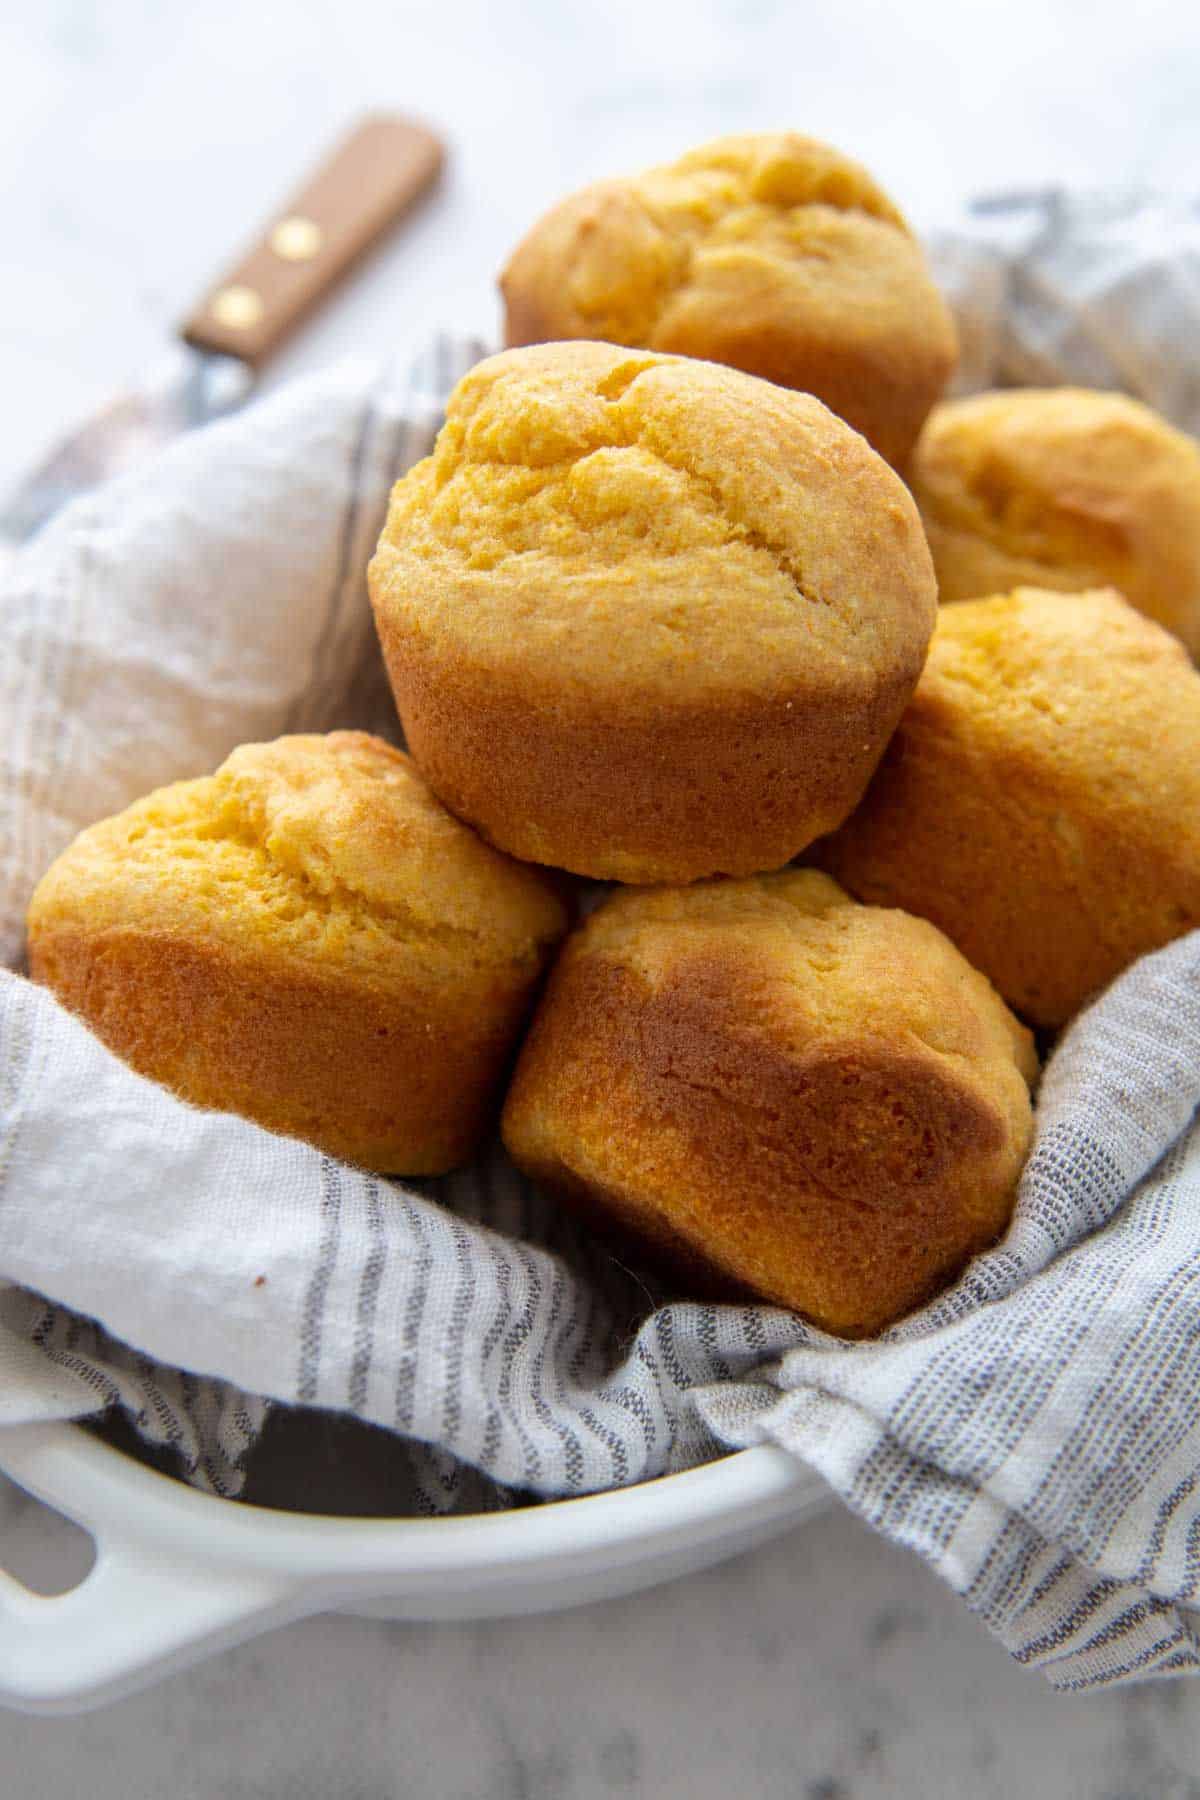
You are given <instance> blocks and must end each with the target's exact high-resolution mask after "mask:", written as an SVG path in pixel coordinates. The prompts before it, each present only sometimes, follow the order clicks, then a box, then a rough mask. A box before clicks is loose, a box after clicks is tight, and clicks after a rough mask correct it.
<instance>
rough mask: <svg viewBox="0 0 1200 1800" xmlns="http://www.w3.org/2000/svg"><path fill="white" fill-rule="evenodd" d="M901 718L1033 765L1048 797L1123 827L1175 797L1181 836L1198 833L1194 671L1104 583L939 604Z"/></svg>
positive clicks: (1198, 679) (1199, 742)
mask: <svg viewBox="0 0 1200 1800" xmlns="http://www.w3.org/2000/svg"><path fill="white" fill-rule="evenodd" d="M910 711H911V712H912V713H913V716H914V717H920V718H921V719H922V720H923V721H924V722H927V723H928V724H930V725H937V726H939V728H942V729H947V730H948V729H952V723H951V722H952V721H953V720H961V721H962V729H965V730H969V732H970V734H971V738H972V740H973V741H974V742H975V743H976V744H978V745H980V746H984V747H994V748H996V749H997V750H1001V749H1003V750H1004V751H1005V752H1006V753H1016V754H1019V755H1021V756H1022V758H1023V759H1030V758H1033V759H1037V760H1038V761H1039V762H1040V763H1041V765H1042V768H1043V776H1042V780H1043V783H1044V791H1045V793H1046V794H1049V793H1050V792H1052V791H1054V790H1056V789H1057V790H1059V791H1061V792H1063V793H1064V794H1070V795H1073V796H1076V797H1077V798H1078V799H1079V801H1080V803H1081V804H1085V805H1086V804H1087V803H1088V798H1089V796H1096V797H1097V798H1101V797H1102V799H1103V803H1104V805H1105V807H1106V808H1113V809H1119V810H1120V811H1122V812H1127V813H1128V814H1129V816H1130V818H1131V819H1132V820H1136V819H1137V818H1138V817H1139V816H1145V814H1146V809H1147V807H1148V806H1151V805H1152V806H1153V808H1154V816H1155V818H1156V820H1161V819H1162V817H1163V816H1164V814H1163V812H1162V811H1161V810H1160V808H1161V807H1163V806H1164V805H1165V806H1167V807H1168V808H1169V805H1170V804H1171V802H1172V800H1174V801H1177V802H1178V804H1179V807H1180V815H1179V819H1178V831H1179V832H1180V833H1181V834H1184V835H1186V836H1187V837H1189V838H1194V837H1195V835H1196V833H1197V831H1200V817H1198V815H1197V813H1196V806H1195V803H1196V801H1197V799H1200V762H1198V761H1197V755H1198V753H1200V676H1197V674H1196V672H1195V670H1194V669H1193V668H1192V665H1191V663H1190V661H1189V659H1188V656H1187V653H1186V651H1185V650H1184V648H1183V646H1182V644H1180V643H1179V642H1178V641H1177V640H1176V639H1175V638H1173V637H1172V636H1170V634H1169V633H1167V632H1165V631H1163V630H1161V629H1160V628H1159V627H1158V626H1157V625H1154V624H1152V623H1151V622H1150V620H1148V619H1145V618H1143V617H1142V615H1141V614H1140V613H1138V612H1136V611H1135V610H1134V609H1133V607H1131V606H1130V605H1129V604H1128V603H1127V602H1126V601H1125V600H1124V599H1123V598H1122V596H1121V595H1120V594H1118V593H1117V592H1116V590H1115V589H1113V588H1104V589H1092V590H1090V591H1085V592H1084V593H1080V594H1066V593H1058V592H1056V591H1052V590H1046V589H1041V588H1017V589H1015V590H1014V591H1013V592H1012V593H1011V594H992V595H989V596H988V597H987V598H985V599H981V600H964V601H962V602H961V603H960V604H959V605H957V606H948V607H945V608H944V609H943V610H942V612H941V613H940V614H939V616H938V622H937V630H936V631H935V633H934V637H933V642H932V644H931V645H930V648H929V658H928V661H927V662H926V665H925V668H924V670H923V672H922V675H921V679H920V681H919V683H918V684H917V691H916V693H915V694H914V696H913V699H912V702H911V705H910ZM903 729H904V725H903V723H902V725H901V730H903ZM997 798H998V799H1002V798H1003V796H1002V795H997Z"/></svg>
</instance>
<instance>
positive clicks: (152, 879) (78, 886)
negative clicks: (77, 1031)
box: [29, 731, 566, 986]
mask: <svg viewBox="0 0 1200 1800" xmlns="http://www.w3.org/2000/svg"><path fill="white" fill-rule="evenodd" d="M29 923H30V929H31V930H35V931H39V932H50V931H54V930H63V929H68V930H77V931H81V932H84V933H88V934H96V933H102V932H106V931H114V932H140V933H157V934H161V935H163V936H172V935H176V934H185V935H187V936H189V937H195V936H198V937H200V938H201V939H204V940H209V941H211V942H213V943H214V944H222V945H224V946H226V947H228V948H231V949H237V950H240V951H243V952H250V953H256V954H262V955H264V956H272V957H278V956H282V957H285V958H288V959H290V960H293V961H294V960H299V961H301V962H303V963H307V964H309V965H312V964H318V965H330V964H334V965H336V967H337V968H338V969H339V970H340V971H343V972H346V973H350V972H351V971H353V972H356V973H358V974H359V975H361V976H363V977H365V978H368V979H370V980H372V981H374V982H377V983H384V984H386V983H388V982H390V981H392V980H395V981H396V983H397V984H398V985H400V986H403V985H405V983H406V982H407V981H409V980H411V979H412V975H413V972H414V970H419V971H420V972H421V973H422V974H424V975H427V976H429V977H430V978H432V979H435V980H441V979H446V978H449V979H457V978H458V977H459V975H460V974H461V972H462V971H463V970H464V969H469V968H474V969H476V970H478V971H480V973H481V974H482V975H484V976H485V977H486V973H487V971H488V969H490V968H494V967H497V966H500V965H508V964H511V963H514V962H516V963H522V964H524V963H529V964H530V965H535V964H536V962H537V960H538V958H539V955H540V953H541V951H542V950H543V949H544V947H545V946H546V945H547V944H548V943H549V942H552V941H553V940H554V939H555V938H557V937H558V936H560V935H561V933H562V932H563V930H564V929H565V926H566V916H565V912H564V908H563V905H562V903H561V901H560V900H559V898H558V897H557V895H556V893H555V891H554V889H553V888H552V887H551V885H550V884H549V883H548V882H547V881H546V879H545V878H544V877H543V876H541V875H539V874H538V873H537V872H536V871H534V870H532V869H527V868H525V867H523V866H522V865H521V864H519V863H515V862H513V861H511V860H510V858H508V857H507V856H504V855H502V854H501V853H500V852H499V851H497V850H494V849H492V848H491V847H490V846H489V845H487V844H485V843H483V842H482V840H481V839H480V838H478V837H476V835H475V833H474V832H473V831H471V830H470V829H469V828H468V827H467V826H465V825H463V824H461V823H460V822H459V821H458V820H457V819H455V818H454V817H453V815H452V814H450V813H449V812H447V811H446V809H445V807H443V806H442V805H441V804H440V802H439V801H438V800H436V799H435V798H434V796H433V795H432V794H431V793H430V791H429V789H428V788H427V787H426V785H425V783H424V782H423V781H422V780H421V778H420V776H419V775H418V774H417V773H416V770H415V769H414V768H413V766H412V764H411V763H410V761H409V759H408V758H407V757H406V756H404V755H403V754H402V753H401V752H400V751H398V750H394V749H393V748H392V747H391V746H390V745H389V744H385V743H384V742H383V741H382V740H381V739H379V738H374V737H370V736H368V735H367V734H366V733H365V732H359V731H337V732H332V733H331V734H330V735H328V736H326V737H320V736H305V737H284V738H277V739H276V740H275V741H274V742H272V743H267V744H244V745H242V746H241V748H240V749H237V750H235V751H234V752H233V754H232V755H231V756H229V757H228V758H227V759H226V761H225V762H224V763H223V764H222V765H221V767H220V768H219V769H218V770H217V772H216V774H215V775H209V776H203V777H201V778H200V779H198V780H195V781H180V782H176V783H174V784H173V785H172V786H170V787H165V788H159V789H157V790H156V791H155V792H154V793H152V794H148V795H147V796H146V797H145V799H143V800H139V801H137V802H135V804H134V805H133V806H131V807H128V808H127V809H126V811H124V812H122V813H118V814H117V815H116V816H115V817H113V818H110V819H104V820H102V821H101V822H100V823H99V824H97V825H93V826H91V827H90V828H89V829H88V830H86V831H84V832H82V833H81V834H80V836H79V837H78V838H76V839H75V841H74V843H73V844H71V845H70V846H69V847H68V849H66V850H65V851H64V852H63V854H62V855H61V856H60V857H59V858H58V860H57V861H56V862H55V863H54V864H53V865H52V867H51V868H50V870H49V871H48V873H47V874H46V875H45V876H44V878H43V879H42V881H41V883H40V884H39V886H38V888H37V891H36V893H35V894H34V897H33V901H32V903H31V906H30V912H29ZM398 952H400V954H399V955H398V954H397V953H398Z"/></svg>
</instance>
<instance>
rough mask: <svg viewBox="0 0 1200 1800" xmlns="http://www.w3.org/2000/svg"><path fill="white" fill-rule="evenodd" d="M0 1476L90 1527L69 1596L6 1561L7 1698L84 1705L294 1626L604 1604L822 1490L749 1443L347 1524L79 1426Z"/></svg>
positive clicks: (1, 1617)
mask: <svg viewBox="0 0 1200 1800" xmlns="http://www.w3.org/2000/svg"><path fill="white" fill-rule="evenodd" d="M0 1470H2V1471H3V1472H4V1473H6V1474H7V1475H9V1476H10V1477H11V1478H12V1479H13V1480H14V1481H15V1482H17V1483H18V1484H19V1485H20V1486H21V1487H24V1488H26V1489H27V1490H28V1491H29V1492H30V1493H32V1494H35V1495H36V1496H37V1497H38V1498H39V1499H40V1500H43V1501H45V1503H46V1504H47V1505H49V1506H51V1507H53V1508H54V1509H55V1510H56V1511H58V1512H60V1513H63V1514H65V1516H66V1517H67V1518H69V1519H73V1520H74V1521H75V1522H76V1524H78V1525H81V1526H83V1527H84V1529H85V1530H86V1531H88V1532H89V1533H90V1534H91V1536H92V1537H93V1539H94V1540H95V1544H96V1560H95V1563H94V1565H93V1567H92V1569H91V1571H90V1573H89V1574H88V1575H87V1576H86V1578H85V1579H84V1581H83V1582H82V1583H81V1584H80V1585H79V1586H78V1587H76V1588H74V1589H72V1590H71V1591H70V1592H69V1593H66V1594H62V1595H57V1596H55V1597H53V1598H45V1597H43V1596H40V1595H36V1594H31V1593H30V1592H29V1591H28V1589H26V1588H24V1587H21V1586H20V1585H19V1584H18V1583H17V1582H15V1581H14V1580H12V1579H11V1577H9V1576H7V1575H4V1574H3V1573H0V1704H5V1705H8V1706H15V1707H19V1708H21V1709H23V1710H25V1711H29V1712H47V1713H53V1712H79V1711H82V1710H84V1709H86V1708H89V1707H93V1706H99V1705H102V1704H104V1703H105V1702H107V1701H109V1700H115V1699H118V1698H120V1697H121V1696H122V1695H124V1694H128V1693H131V1692H133V1691H134V1690H135V1689H137V1688H139V1687H146V1686H148V1685H150V1683H152V1682H154V1681H157V1680H159V1679H160V1678H161V1677H162V1676H164V1675H167V1674H170V1673H172V1672H174V1671H175V1670H177V1669H180V1668H184V1667H186V1666H187V1665H188V1664H189V1663H192V1662H196V1661H199V1660H200V1658H202V1657H204V1656H207V1655H210V1654H211V1653H212V1652H214V1651H216V1650H220V1649H224V1648H226V1647H228V1646H229V1645H232V1644H237V1643H242V1642H244V1641H245V1640H246V1639H247V1638H251V1637H254V1636H255V1635H256V1634H257V1633H259V1632H262V1631H267V1630H270V1629H271V1628H272V1627H273V1626H275V1625H280V1624H283V1623H284V1622H285V1621H287V1620H291V1619H298V1618H304V1617H306V1616H308V1615H310V1614H313V1613H322V1612H350V1613H361V1614H369V1615H372V1616H376V1617H383V1618H393V1619H489V1618H503V1617H508V1616H514V1615H516V1614H520V1613H535V1612H553V1611H557V1610H559V1609H561V1608H564V1607H568V1606H578V1605H580V1604H582V1603H583V1602H585V1601H588V1600H605V1599H611V1598H614V1597H615V1596H617V1595H619V1594H629V1593H633V1592H635V1591H636V1590H637V1589H639V1588H644V1587H651V1586H653V1585H654V1584H655V1583H656V1582H660V1581H667V1580H670V1579H672V1578H674V1577H675V1576H679V1575H686V1574H689V1573H691V1572H692V1571H693V1570H696V1569H703V1568H707V1567H708V1566H710V1565H711V1564H712V1563H716V1562H720V1561H721V1560H722V1559H723V1558H725V1557H728V1556H734V1555H736V1554H737V1553H738V1552H739V1551H742V1550H747V1549H749V1548H750V1547H751V1546H752V1545H754V1544H758V1543H762V1542H764V1541H765V1540H766V1539H767V1538H770V1537H774V1536H777V1535H778V1534H779V1533H780V1532H782V1531H786V1530H787V1528H788V1527H789V1526H790V1525H794V1524H797V1523H798V1522H799V1521H800V1520H802V1519H804V1518H807V1517H808V1516H810V1515H811V1514H812V1513H815V1512H818V1511H820V1510H821V1508H822V1507H823V1506H824V1505H825V1504H826V1503H827V1501H828V1497H829V1490H828V1488H827V1487H826V1486H825V1484H824V1482H822V1481H821V1479H820V1477H819V1476H817V1475H814V1474H813V1473H812V1471H811V1470H808V1469H806V1468H804V1467H803V1466H802V1465H800V1464H798V1463H797V1462H795V1461H794V1460H793V1459H792V1458H791V1457H789V1456H788V1455H786V1454H785V1452H784V1451H782V1450H778V1449H775V1448H773V1447H769V1446H764V1447H762V1448H758V1449H754V1450H742V1451H738V1452H737V1453H736V1454H734V1455H731V1456H726V1457H722V1458H721V1459H720V1460H719V1461H717V1462H713V1463H709V1464H706V1465H705V1466H704V1467H703V1468H699V1469H691V1470H688V1471H687V1472H686V1473H684V1474H681V1475H668V1476H664V1477H662V1478H661V1479H660V1480H658V1481H648V1482H644V1483H642V1485H641V1486H639V1487H633V1488H623V1489H619V1490H617V1491H616V1492H613V1493H607V1494H596V1495H592V1496H589V1497H587V1498H585V1499H580V1500H562V1501H555V1502H551V1503H547V1504H545V1505H542V1506H531V1507H527V1508H521V1509H518V1510H517V1511H514V1512H508V1513H489V1514H485V1515H481V1516H479V1517H471V1518H459V1517H454V1518H446V1519H396V1520H378V1519H370V1520H358V1519H338V1518H323V1517H316V1516H311V1515H307V1514H301V1513H291V1512H272V1511H269V1510H267V1509H265V1508H261V1507H255V1506H243V1505H238V1504H236V1503H235V1502H232V1501H228V1500H216V1499H213V1498H212V1497H211V1496H209V1495H207V1494H202V1493H198V1492H196V1491H195V1490H194V1489H192V1488H188V1487H184V1486H183V1485H182V1484H181V1483H179V1482H176V1481H171V1480H169V1479H168V1478H167V1477H165V1476H163V1475H158V1474H155V1473H154V1472H153V1471H151V1470H149V1469H146V1468H144V1467H143V1466H142V1465H141V1464H140V1463H136V1462H134V1461H133V1460H132V1459H131V1458H129V1457H127V1456H124V1455H122V1454H121V1453H120V1452H119V1451H116V1450H113V1449H111V1448H110V1447H109V1446H108V1445H106V1444H104V1443H101V1442H100V1441H99V1440H98V1439H96V1438H94V1437H92V1436H91V1435H90V1434H89V1433H87V1432H84V1431H81V1430H79V1429H78V1428H77V1427H75V1426H73V1425H38V1426H23V1427H16V1428H11V1429H6V1430H5V1431H4V1432H3V1433H2V1434H0Z"/></svg>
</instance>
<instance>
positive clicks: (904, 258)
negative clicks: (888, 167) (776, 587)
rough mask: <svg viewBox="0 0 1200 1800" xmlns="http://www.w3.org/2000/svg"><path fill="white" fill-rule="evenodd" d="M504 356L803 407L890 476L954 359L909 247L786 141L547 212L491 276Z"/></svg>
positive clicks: (831, 166)
mask: <svg viewBox="0 0 1200 1800" xmlns="http://www.w3.org/2000/svg"><path fill="white" fill-rule="evenodd" d="M500 288H501V292H502V295H503V298H504V304H505V309H506V317H507V326H506V342H507V343H509V344H510V345H516V344H534V343H543V342H546V341H548V340H552V339H563V338H592V339H596V338H602V339H607V340H608V341H610V342H612V343H616V344H625V345H629V346H632V347H639V348H644V349H651V350H665V351H672V352H676V353H678V354H681V355H684V356H695V357H701V358H704V359H706V360H709V361H712V362H720V363H728V364H730V365H731V366H732V367H734V368H737V369H744V370H746V371H747V373H749V374H751V375H760V376H762V377H764V379H766V380H768V381H774V382H777V383H778V384H779V385H780V386H782V387H789V388H799V389H801V390H803V391H804V392H807V393H812V394H816V395H817V397H818V398H819V399H821V400H823V401H824V402H825V404H826V405H827V406H829V407H831V408H832V410H833V411H834V412H835V413H837V414H838V415H839V417H841V418H843V419H845V420H846V421H847V422H848V423H849V424H850V425H853V426H854V428H855V430H857V431H861V432H862V433H863V435H864V436H865V437H866V438H867V439H868V441H869V442H870V443H871V444H873V445H874V447H875V449H876V450H878V451H879V453H880V455H881V456H883V457H885V458H886V459H887V460H888V461H889V462H891V463H893V464H897V465H898V464H899V463H901V462H902V461H903V460H904V458H905V457H906V456H907V455H908V453H909V451H910V450H911V449H912V446H913V442H914V440H915V439H916V436H917V433H918V432H919V430H920V429H921V424H922V421H923V420H924V418H925V416H926V414H927V413H928V411H929V409H930V407H931V406H932V405H933V403H934V401H935V400H936V399H937V397H938V395H939V394H940V393H941V391H942V389H943V387H944V386H945V384H946V381H947V380H948V378H949V376H950V374H951V372H952V370H953V368H954V364H955V362H956V360H957V355H958V346H957V339H956V336H955V331H954V325H953V321H952V320H951V317H950V314H949V311H948V309H947V307H946V305H945V302H944V301H943V300H942V297H941V295H940V294H939V293H938V291H937V289H936V288H935V287H934V285H933V282H932V281H931V279H930V276H929V273H928V270H927V268H926V265H925V259H924V257H923V255H922V253H921V249H920V246H919V245H918V244H917V242H916V240H915V239H914V238H913V236H912V233H911V232H910V230H909V228H908V226H907V225H906V223H905V221H904V219H903V218H902V217H901V215H900V214H899V212H897V210H896V208H895V207H894V206H893V204H892V202H891V201H890V200H889V199H888V197H887V195H886V194H885V193H884V192H883V191H882V189H880V188H879V187H878V186H877V185H876V183H875V182H874V181H873V180H872V179H871V177H870V176H869V175H868V174H867V172H866V170H865V169H863V168H860V166H859V165H858V164H857V163H855V162H852V161H851V160H850V159H849V158H848V157H845V156H842V155H841V154H840V152H839V151H837V150H833V149H831V148H830V147H829V146H828V145H826V144H821V143H818V142H816V141H815V140H814V139H812V138H806V137H802V136H800V135H799V134H798V133H796V132H765V133H761V134H757V135H747V136H741V137H726V138H719V139H717V140H716V141H715V142H714V143H710V144H705V145H703V146H701V147H700V148H699V149H696V150H692V151H690V152H689V153H688V154H687V155H686V156H683V157H681V158H680V159H679V161H678V162H676V163H672V164H669V165H667V166H664V167H661V168H654V169H648V170H646V171H645V172H644V173H643V174H641V175H638V176H635V177H632V178H630V179H627V180H614V181H602V182H597V183H596V184H594V185H593V186H591V187H588V188H585V189H584V190H583V191H582V192H581V193H578V194H574V195H572V196H571V197H570V198H569V199H567V200H564V201H562V202H561V203H560V204H559V205H558V206H556V207H554V208H553V209H552V211H550V212H549V213H547V214H546V215H545V217H544V218H543V219H541V220H540V221H539V222H538V224H536V225H535V226H534V227H533V229H532V231H530V233H529V234H528V236H527V237H526V238H525V239H524V241H523V242H522V243H521V244H520V245H519V246H518V248H517V249H516V250H515V251H514V253H513V255H512V257H511V259H510V261H509V263H508V266H507V268H506V269H505V270H504V273H503V274H502V275H501V277H500Z"/></svg>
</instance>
